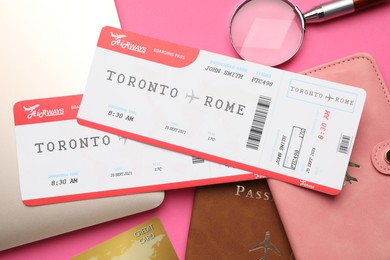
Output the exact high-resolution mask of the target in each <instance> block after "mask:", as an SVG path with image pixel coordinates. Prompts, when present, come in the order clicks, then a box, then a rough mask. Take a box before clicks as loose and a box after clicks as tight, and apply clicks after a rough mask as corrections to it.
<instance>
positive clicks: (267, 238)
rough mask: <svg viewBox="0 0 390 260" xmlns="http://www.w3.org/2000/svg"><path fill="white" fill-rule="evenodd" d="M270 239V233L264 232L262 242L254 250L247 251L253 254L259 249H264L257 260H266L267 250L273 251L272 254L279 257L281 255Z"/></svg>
mask: <svg viewBox="0 0 390 260" xmlns="http://www.w3.org/2000/svg"><path fill="white" fill-rule="evenodd" d="M270 237H271V232H269V231H266V232H265V237H264V240H263V241H262V242H260V243H259V244H257V245H256V246H255V247H254V248H252V249H249V252H253V251H256V250H259V249H264V251H263V253H262V254H261V257H260V259H259V260H267V258H268V250H269V249H270V250H272V251H274V253H275V254H277V255H278V256H281V255H282V254H281V253H280V251H279V249H278V248H277V247H276V246H275V245H274V244H272V242H271V241H270Z"/></svg>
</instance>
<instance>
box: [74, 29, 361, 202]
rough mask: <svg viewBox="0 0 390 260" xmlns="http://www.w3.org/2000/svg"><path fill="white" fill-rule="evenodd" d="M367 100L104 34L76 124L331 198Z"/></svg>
mask: <svg viewBox="0 0 390 260" xmlns="http://www.w3.org/2000/svg"><path fill="white" fill-rule="evenodd" d="M365 95H366V94H365V91H364V90H363V89H360V88H357V87H352V86H347V85H342V84H338V83H334V82H329V81H324V80H320V79H315V78H311V77H308V76H304V75H300V74H296V73H291V72H287V71H283V70H279V69H275V68H271V67H267V66H262V65H259V64H254V63H250V62H247V61H243V60H239V59H235V58H230V57H226V56H223V55H219V54H215V53H211V52H207V51H203V50H199V49H195V48H191V47H186V46H181V45H177V44H174V43H170V42H166V41H162V40H158V39H154V38H150V37H147V36H143V35H138V34H135V33H131V32H127V31H123V30H120V29H116V28H112V27H105V28H103V29H102V31H101V35H100V38H99V40H98V44H97V48H96V51H95V55H94V59H93V61H92V66H91V69H90V74H89V78H88V82H87V86H86V90H85V94H84V97H83V100H82V103H81V107H80V111H79V113H78V116H77V117H78V122H79V123H80V124H82V125H86V126H89V127H93V128H97V129H100V130H103V131H106V132H110V133H113V134H117V135H120V136H125V137H127V138H131V139H135V140H137V141H141V142H145V143H148V144H152V145H155V146H159V147H162V148H165V149H169V150H174V151H177V152H180V153H184V154H188V155H191V156H196V157H199V158H204V159H207V160H210V161H214V162H217V163H220V164H225V165H228V166H231V167H235V168H240V169H242V170H244V171H249V172H253V173H254V174H259V175H264V176H267V177H270V178H275V179H279V180H282V181H285V182H289V183H292V184H295V185H299V186H302V187H305V188H309V189H313V190H317V191H320V192H324V193H328V194H332V195H335V194H338V193H339V192H340V190H341V188H342V185H343V180H344V176H345V173H346V170H347V166H348V161H349V158H350V154H351V151H352V147H353V143H354V140H355V137H356V133H357V130H358V125H359V121H360V117H361V114H362V110H363V106H364V102H365Z"/></svg>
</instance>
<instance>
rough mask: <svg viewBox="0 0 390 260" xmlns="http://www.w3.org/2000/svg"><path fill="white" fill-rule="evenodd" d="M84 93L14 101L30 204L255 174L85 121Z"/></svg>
mask: <svg viewBox="0 0 390 260" xmlns="http://www.w3.org/2000/svg"><path fill="white" fill-rule="evenodd" d="M81 99H82V95H74V96H64V97H53V98H46V99H36V100H26V101H21V102H18V103H16V104H15V106H14V115H15V125H16V126H15V131H16V142H17V155H18V164H19V177H20V185H21V194H22V199H23V202H24V203H25V204H26V205H28V206H35V205H41V204H49V203H58V202H65V201H73V200H82V199H91V198H99V197H107V196H116V195H123V194H131V193H139V192H150V191H158V190H166V189H174V188H182V187H189V186H199V185H203V184H212V183H220V182H230V181H236V180H239V179H254V178H256V176H255V175H254V174H252V173H248V172H245V171H242V170H238V169H234V168H229V167H226V166H223V165H220V164H217V163H211V162H207V161H204V160H202V159H200V158H196V157H191V156H188V155H183V154H180V153H176V152H172V151H168V150H166V149H162V148H158V147H154V146H151V145H146V144H144V143H140V142H136V141H133V140H128V139H126V138H124V137H121V136H117V135H112V134H109V133H105V132H102V131H99V130H96V129H92V128H89V127H85V126H81V125H79V124H78V123H77V121H76V114H77V112H78V110H79V105H80V102H81Z"/></svg>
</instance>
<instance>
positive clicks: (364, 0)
mask: <svg viewBox="0 0 390 260" xmlns="http://www.w3.org/2000/svg"><path fill="white" fill-rule="evenodd" d="M384 2H387V0H339V1H334V2H329V3H325V4H322V5H320V6H317V7H314V8H313V9H311V10H310V11H308V12H306V13H305V14H304V15H303V16H304V18H305V22H306V23H318V22H323V21H326V20H329V19H333V18H336V17H339V16H342V15H346V14H350V13H353V12H356V11H360V10H363V9H365V8H368V7H371V6H374V5H377V4H380V3H384Z"/></svg>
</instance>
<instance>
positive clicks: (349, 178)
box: [344, 162, 360, 186]
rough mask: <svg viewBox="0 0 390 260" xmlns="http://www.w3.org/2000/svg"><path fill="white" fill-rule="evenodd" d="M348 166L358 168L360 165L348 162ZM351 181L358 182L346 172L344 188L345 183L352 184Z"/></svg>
mask: <svg viewBox="0 0 390 260" xmlns="http://www.w3.org/2000/svg"><path fill="white" fill-rule="evenodd" d="M348 166H349V167H355V168H360V165H358V164H356V163H353V162H349V163H348ZM353 181H355V182H358V179H357V178H355V177H353V176H351V175H350V174H349V172H348V171H347V172H346V173H345V178H344V186H345V185H347V182H348V183H349V184H352V182H353Z"/></svg>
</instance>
